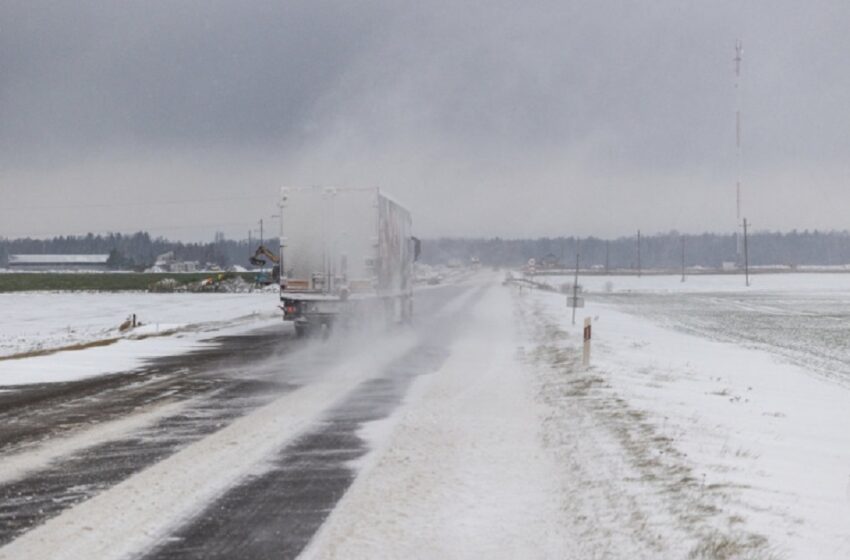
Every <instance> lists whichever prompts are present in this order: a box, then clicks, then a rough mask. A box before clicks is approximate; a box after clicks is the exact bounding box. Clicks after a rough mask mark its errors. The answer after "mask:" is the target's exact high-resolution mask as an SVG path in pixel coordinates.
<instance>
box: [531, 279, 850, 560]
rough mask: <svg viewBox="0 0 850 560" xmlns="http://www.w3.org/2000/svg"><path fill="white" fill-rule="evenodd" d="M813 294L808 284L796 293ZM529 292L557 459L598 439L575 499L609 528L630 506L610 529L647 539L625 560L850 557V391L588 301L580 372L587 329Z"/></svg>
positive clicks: (559, 300)
mask: <svg viewBox="0 0 850 560" xmlns="http://www.w3.org/2000/svg"><path fill="white" fill-rule="evenodd" d="M777 282H778V283H779V284H781V285H782V288H781V289H783V290H791V289H792V288H793V284H792V283H790V281H789V280H788V279H783V280H781V281H777ZM833 287H834V288H836V289H841V288H838V287H837V286H833ZM821 289H824V286H815V285H813V284H811V283H809V282H808V279H806V280H805V281H804V282H803V283H802V286H801V288H800V293H814V292H817V291H819V290H821ZM524 298H525V301H526V302H527V303H526V307H528V308H529V309H531V310H533V313H532V315H533V316H534V317H535V319H534V321H533V322H537V324H538V326H537V329H538V331H540V332H543V333H544V334H545V333H548V334H549V337H550V340H549V342H548V343H547V344H543V345H541V346H540V347H538V350H537V351H538V355H537V356H535V359H536V361H537V362H538V363H541V364H544V363H549V364H550V367H551V368H552V371H553V372H557V371H560V375H561V377H562V379H561V381H560V382H559V381H558V380H557V378H554V377H552V379H551V380H550V381H551V382H552V384H553V385H552V386H550V387H548V388H545V389H544V390H543V391H542V394H544V395H549V398H551V399H553V400H552V402H553V404H554V405H557V406H560V407H561V408H562V409H563V410H564V414H563V420H562V421H561V422H559V423H558V428H557V430H555V431H553V434H556V435H557V437H558V438H559V440H556V441H559V445H560V446H561V447H562V448H563V449H564V450H565V452H564V457H565V460H568V459H569V457H574V456H576V454H579V455H582V454H583V455H587V450H588V449H585V450H584V451H582V447H585V448H587V447H588V445H589V444H588V442H591V441H592V440H593V439H596V440H597V442H598V441H600V439H599V438H601V441H602V444H601V445H597V446H596V447H597V449H598V451H599V457H600V458H601V459H603V460H601V461H597V463H596V464H595V465H594V469H595V471H596V472H595V473H594V472H588V471H585V472H582V468H583V467H582V465H581V461H578V462H577V463H578V464H577V465H575V466H574V467H572V468H574V471H575V474H576V477H577V479H578V481H579V483H580V482H581V481H582V480H585V484H584V486H585V487H586V488H588V489H592V488H594V487H596V488H597V489H598V495H597V496H596V497H595V498H594V497H593V492H591V491H585V492H577V493H576V495H578V496H583V497H585V498H587V497H590V498H591V502H590V503H589V505H590V506H592V507H587V508H585V509H586V510H588V511H594V510H595V511H597V512H602V513H598V514H597V517H598V518H601V519H603V520H604V519H606V516H608V518H609V519H610V518H616V517H617V516H618V515H622V512H623V511H627V512H628V511H631V512H632V513H631V514H630V515H627V517H630V518H631V520H632V522H631V523H626V524H623V523H622V521H623V520H619V521H617V522H616V523H613V524H609V529H610V530H611V531H612V533H613V532H615V531H616V528H617V527H620V532H624V531H623V528H626V531H630V532H631V533H632V534H633V535H634V537H635V540H636V542H638V541H640V542H643V543H644V544H647V545H650V546H649V548H647V549H646V553H644V554H632V555H630V557H640V556H644V557H652V554H651V553H650V551H651V550H652V547H657V553H656V556H657V557H684V556H686V555H690V556H691V557H696V558H700V557H705V558H712V557H737V556H746V557H750V556H752V557H755V558H779V557H781V558H836V559H837V558H847V557H850V533H848V531H847V522H846V520H847V518H848V514H850V486H848V481H850V433H848V432H847V430H846V429H845V426H846V425H847V422H848V420H850V413H848V411H850V392H848V391H847V390H846V389H843V388H841V387H838V386H836V385H835V384H833V383H830V382H828V381H825V380H824V379H822V378H820V377H818V376H816V375H813V374H812V372H810V371H808V370H806V369H804V368H802V367H799V366H795V365H792V364H789V363H785V362H783V361H782V360H781V359H779V358H778V357H776V356H774V355H771V354H769V353H767V352H765V351H762V350H755V349H751V348H745V347H742V346H739V345H737V344H734V343H729V342H718V341H712V340H707V339H705V338H701V337H699V336H694V335H692V334H685V333H682V332H677V331H674V330H671V329H668V328H663V327H661V326H659V325H656V324H653V323H652V322H651V321H649V320H646V319H643V318H640V317H636V316H634V315H631V314H627V313H623V312H620V311H619V310H618V309H616V308H615V307H614V306H611V305H606V304H599V303H594V302H593V300H592V298H589V302H588V307H587V308H585V309H584V310H583V312H582V313H580V318H581V317H583V316H585V315H587V316H592V317H593V316H595V317H597V320H596V321H595V322H594V332H593V336H594V342H593V344H594V348H593V365H592V367H591V368H590V369H588V370H586V371H582V370H581V369H580V368H577V366H576V363H575V361H576V357H577V356H578V352H579V350H578V348H579V345H580V339H581V331H580V329H581V322H579V323H580V324H579V325H578V326H577V327H573V326H571V325H570V321H569V315H568V313H567V309H566V307H565V305H564V296H562V295H556V294H546V293H535V294H526V295H525V296H524ZM705 301H706V300H705V299H704V298H703V299H700V300H699V302H695V305H705V304H706V303H705ZM565 356H566V358H565ZM559 359H560V360H561V361H562V362H563V363H561V364H559V363H558V360H559ZM559 384H560V385H561V386H560V387H558V385H559ZM559 393H560V397H558V396H557V395H558V394H559ZM581 418H585V420H581ZM570 426H574V428H573V429H572V430H571V431H570ZM563 434H566V435H563ZM592 447H593V446H592V445H591V450H592ZM606 466H607V470H608V472H606ZM600 473H602V474H603V475H602V476H599V474H600ZM597 477H598V479H597V480H595V481H594V478H597ZM611 493H613V494H614V499H611V500H607V496H605V495H606V494H611ZM603 498H605V499H603ZM606 501H608V502H609V503H610V505H611V506H612V507H611V508H609V509H607V510H606V508H605V503H606ZM614 506H616V507H614ZM624 507H625V510H624ZM594 523H595V524H596V525H599V522H598V520H597V521H595V522H594ZM603 526H604V524H603ZM614 534H616V533H614ZM653 535H654V537H653ZM677 546H678V547H680V548H679V549H676V547H677ZM724 555H725V556H724Z"/></svg>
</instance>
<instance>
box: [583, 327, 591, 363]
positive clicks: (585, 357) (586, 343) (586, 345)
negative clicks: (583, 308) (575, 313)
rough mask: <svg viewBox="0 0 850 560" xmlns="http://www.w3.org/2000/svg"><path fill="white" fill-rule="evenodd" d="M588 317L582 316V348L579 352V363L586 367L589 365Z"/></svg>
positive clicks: (589, 333) (589, 328)
mask: <svg viewBox="0 0 850 560" xmlns="http://www.w3.org/2000/svg"><path fill="white" fill-rule="evenodd" d="M590 335H591V326H590V317H585V318H584V349H583V350H582V353H581V365H583V366H584V367H587V366H589V365H590Z"/></svg>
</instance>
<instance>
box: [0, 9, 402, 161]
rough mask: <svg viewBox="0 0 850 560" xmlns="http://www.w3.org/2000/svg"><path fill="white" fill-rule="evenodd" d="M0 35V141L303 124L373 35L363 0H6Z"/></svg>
mask: <svg viewBox="0 0 850 560" xmlns="http://www.w3.org/2000/svg"><path fill="white" fill-rule="evenodd" d="M0 10H2V23H1V24H2V34H1V35H0V37H2V38H0V41H2V43H0V74H2V76H3V83H2V88H1V89H0V96H2V97H0V108H2V118H3V123H4V126H3V127H2V131H0V134H2V139H3V146H4V147H5V148H6V150H5V151H6V153H9V152H10V151H13V152H17V153H19V154H20V153H23V154H26V152H27V151H29V150H42V149H45V148H47V149H57V150H59V151H63V150H66V149H70V150H82V151H85V150H86V149H99V148H103V147H106V146H109V145H110V144H112V143H113V142H118V143H128V144H129V145H132V146H140V147H149V146H154V147H156V146H162V145H165V146H168V147H174V146H180V145H184V146H185V145H188V146H193V147H194V146H211V145H217V144H224V145H255V144H263V143H268V142H274V141H280V140H287V139H291V138H298V137H300V136H302V135H306V134H308V133H309V131H310V117H311V109H312V104H313V103H314V102H315V100H316V98H317V96H318V95H320V94H321V92H323V91H326V90H328V89H330V88H332V87H333V83H334V80H335V79H336V78H337V77H338V76H339V74H340V72H341V71H342V69H343V68H345V67H346V66H347V65H349V64H350V63H351V61H352V59H353V58H356V56H357V54H358V53H359V52H360V51H361V50H362V49H364V48H365V47H366V46H367V44H368V42H369V41H370V40H371V39H372V38H374V37H375V36H376V35H378V34H379V32H378V29H377V27H378V26H379V25H381V24H382V23H386V20H387V17H386V16H387V10H385V9H383V8H381V7H380V6H376V5H370V4H369V3H368V2H363V3H361V2H357V3H353V2H334V3H328V2H251V3H242V2H208V1H207V2H203V1H179V2H147V1H145V2H119V3H111V2H110V3H104V2H85V1H84V2H44V3H32V2H17V3H12V4H5V3H4V7H3V8H0Z"/></svg>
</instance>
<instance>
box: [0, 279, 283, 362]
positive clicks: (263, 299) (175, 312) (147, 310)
mask: <svg viewBox="0 0 850 560" xmlns="http://www.w3.org/2000/svg"><path fill="white" fill-rule="evenodd" d="M277 304H278V301H277V295H276V293H267V292H258V293H250V294H217V293H212V294H208V293H202V294H193V293H192V294H189V293H187V294H182V293H181V294H152V293H136V292H129V293H125V292H116V293H109V292H104V293H89V292H69V293H57V292H16V293H5V294H0V309H2V318H0V358H2V357H3V356H9V355H12V354H20V353H25V352H34V351H41V350H46V349H52V348H59V347H64V346H69V345H73V344H81V343H87V342H91V341H95V340H102V339H108V338H114V337H118V336H132V335H134V334H136V335H137V334H139V333H141V332H144V330H146V331H160V332H161V331H163V330H167V329H178V328H185V327H186V326H187V325H199V324H204V323H216V322H221V321H229V320H232V319H236V318H239V317H247V316H264V317H268V316H269V315H271V314H274V313H275V312H276V311H277ZM133 313H135V314H136V316H137V319H138V320H139V321H141V322H142V323H143V324H144V325H145V327H144V328H143V330H137V331H131V332H127V333H125V334H124V335H122V333H121V332H120V331H119V330H118V327H119V326H120V325H121V323H123V322H124V321H125V320H126V319H127V318H128V317H129V316H130V315H131V314H133Z"/></svg>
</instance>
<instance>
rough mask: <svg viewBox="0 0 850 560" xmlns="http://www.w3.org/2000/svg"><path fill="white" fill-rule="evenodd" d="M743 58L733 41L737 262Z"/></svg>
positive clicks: (740, 46) (739, 247)
mask: <svg viewBox="0 0 850 560" xmlns="http://www.w3.org/2000/svg"><path fill="white" fill-rule="evenodd" d="M743 58H744V45H743V43H741V40H740V39H738V40H737V41H735V158H736V166H737V171H736V174H737V178H736V182H735V251H736V257H737V262H738V264H740V263H741V261H742V258H743V243H742V239H741V234H740V229H741V227H742V225H741V224H742V222H741V173H742V171H743V157H742V154H741V61H742V60H743Z"/></svg>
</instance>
